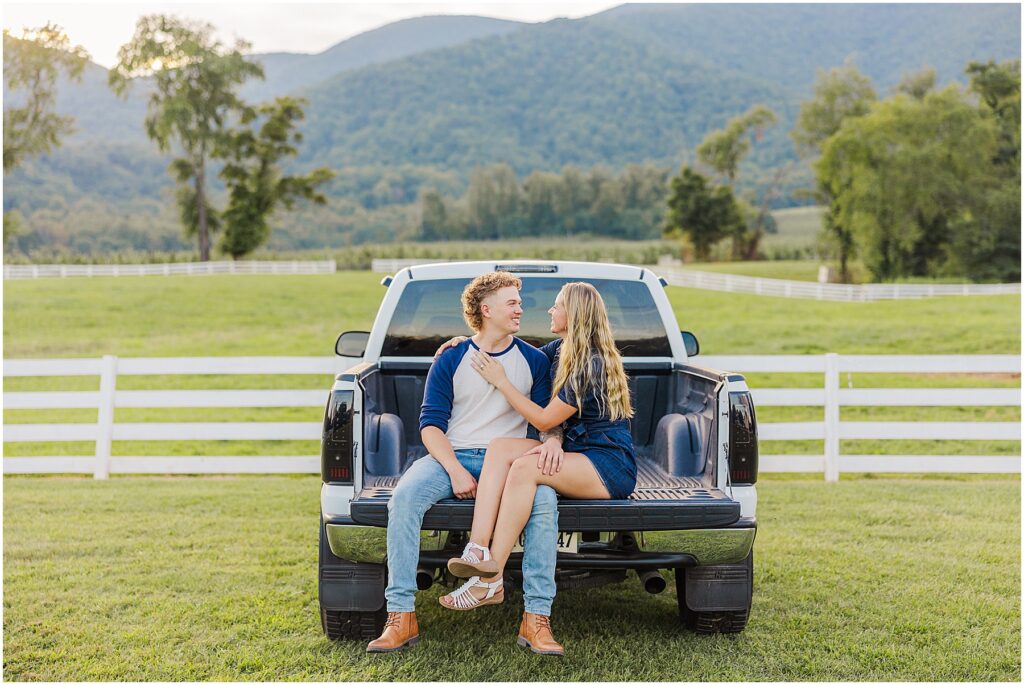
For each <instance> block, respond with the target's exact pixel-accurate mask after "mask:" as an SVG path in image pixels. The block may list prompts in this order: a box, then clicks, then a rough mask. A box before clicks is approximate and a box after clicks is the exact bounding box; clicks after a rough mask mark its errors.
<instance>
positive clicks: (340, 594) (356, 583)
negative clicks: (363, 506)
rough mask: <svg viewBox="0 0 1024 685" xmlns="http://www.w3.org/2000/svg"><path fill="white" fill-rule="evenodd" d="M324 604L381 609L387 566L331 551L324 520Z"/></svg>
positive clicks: (345, 608) (331, 607)
mask: <svg viewBox="0 0 1024 685" xmlns="http://www.w3.org/2000/svg"><path fill="white" fill-rule="evenodd" d="M319 585H320V588H319V589H320V608H321V609H325V610H328V611H378V610H380V609H382V608H383V607H384V588H385V586H386V585H387V569H386V568H385V566H384V565H383V564H357V563H355V562H352V561H345V560H344V559H339V558H338V557H336V556H334V555H333V554H331V548H330V546H329V545H328V544H327V535H326V532H325V531H324V524H323V522H321V523H320V573H319Z"/></svg>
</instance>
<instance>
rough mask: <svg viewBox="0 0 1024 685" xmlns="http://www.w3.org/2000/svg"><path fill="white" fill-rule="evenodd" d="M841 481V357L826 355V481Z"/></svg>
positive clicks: (834, 354) (830, 353)
mask: <svg viewBox="0 0 1024 685" xmlns="http://www.w3.org/2000/svg"><path fill="white" fill-rule="evenodd" d="M838 480H839V355H838V354H836V353H835V352H829V353H828V354H826V355H825V481H826V482H828V483H835V482H836V481H838Z"/></svg>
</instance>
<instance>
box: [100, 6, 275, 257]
mask: <svg viewBox="0 0 1024 685" xmlns="http://www.w3.org/2000/svg"><path fill="white" fill-rule="evenodd" d="M213 30H214V28H213V26H212V25H210V24H205V23H198V22H191V21H187V20H183V19H179V18H177V17H174V16H169V15H148V16H144V17H142V18H140V19H139V21H138V24H137V25H136V27H135V34H134V36H133V37H132V39H131V41H129V42H128V43H126V44H125V45H122V46H121V49H120V50H119V51H118V63H117V64H116V65H115V66H114V68H113V69H111V70H110V73H109V78H108V81H109V83H110V86H111V88H112V89H113V90H114V92H116V93H118V94H120V95H123V94H124V93H126V92H127V90H128V88H129V87H130V86H131V84H132V81H133V80H134V79H136V78H139V77H151V78H152V79H153V81H154V86H155V87H154V89H153V93H152V95H151V96H150V99H149V109H148V112H147V115H146V120H145V127H146V133H147V134H148V135H149V137H150V138H151V139H152V140H154V141H156V143H157V145H158V146H159V148H160V150H161V152H167V151H168V150H170V149H171V143H172V141H173V142H176V143H177V144H178V146H179V147H180V149H181V151H182V153H183V156H182V157H181V158H180V159H179V160H177V161H176V162H175V163H174V171H175V173H176V175H177V177H178V179H179V181H181V180H182V179H184V181H185V182H187V181H189V180H191V182H192V185H193V189H194V194H193V198H194V201H195V207H196V233H197V234H198V237H199V258H200V259H201V260H202V261H207V260H209V259H210V228H211V226H210V220H209V216H208V214H207V209H208V205H209V203H208V201H207V198H206V179H207V164H208V161H209V159H210V157H211V156H212V154H213V151H214V148H215V147H216V146H217V145H218V143H220V142H222V139H223V138H224V136H225V135H226V131H227V128H228V125H229V123H230V119H231V117H232V116H245V115H246V113H247V111H248V110H247V107H246V105H245V103H243V102H242V101H241V100H240V99H239V97H238V96H237V95H236V94H235V89H236V88H237V87H238V86H239V85H241V84H242V83H244V82H245V81H246V80H247V79H249V78H252V77H258V78H263V68H262V67H261V66H260V65H259V64H256V63H254V62H249V61H247V60H246V59H245V57H244V56H243V54H242V53H243V51H245V50H247V49H248V48H249V44H248V43H246V42H245V41H242V40H238V41H236V42H235V45H234V47H233V48H232V49H230V50H227V49H226V48H224V46H222V44H221V43H220V41H219V40H215V39H214V38H213ZM182 196H183V195H179V197H182ZM186 227H187V225H186Z"/></svg>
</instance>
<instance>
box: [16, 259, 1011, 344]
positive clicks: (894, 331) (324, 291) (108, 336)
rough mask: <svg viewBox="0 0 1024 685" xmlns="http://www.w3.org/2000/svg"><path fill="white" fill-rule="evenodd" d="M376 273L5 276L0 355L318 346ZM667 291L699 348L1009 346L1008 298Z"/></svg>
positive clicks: (340, 324)
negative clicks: (823, 297) (833, 298)
mask: <svg viewBox="0 0 1024 685" xmlns="http://www.w3.org/2000/svg"><path fill="white" fill-rule="evenodd" d="M380 278H381V276H380V274H373V273H369V272H365V271H348V272H340V273H338V274H335V275H330V276H272V277H260V276H205V277H166V278H159V277H150V278H145V277H142V278H140V277H135V278H132V277H125V278H89V279H85V278H82V279H67V280H62V279H39V280H35V281H31V280H25V281H7V282H6V283H5V284H4V357H5V358H7V359H14V358H51V357H97V356H101V355H103V354H116V355H119V356H153V357H166V356H191V357H194V356H240V355H329V354H331V353H332V350H333V346H334V339H335V338H336V337H337V334H338V333H339V332H341V331H344V330H358V329H362V330H366V329H367V328H368V327H369V326H370V325H372V323H373V317H374V314H375V313H376V311H377V306H378V304H379V303H380V300H381V298H382V297H383V295H384V288H383V287H381V286H380V285H379V281H380ZM668 294H669V299H670V300H671V301H672V305H673V308H674V309H675V311H676V316H677V318H678V320H679V323H680V325H681V326H682V327H683V328H685V329H687V330H691V331H693V332H695V333H696V334H697V336H698V338H699V339H700V341H701V349H702V351H703V353H704V354H817V353H821V352H839V353H848V354H999V353H1001V354H1018V353H1019V352H1020V297H1019V296H994V297H969V298H965V297H945V298H934V299H927V300H901V301H887V302H863V303H861V302H852V303H846V302H818V301H816V300H797V299H786V298H776V297H761V296H756V295H742V294H736V293H718V292H713V291H708V290H693V289H687V288H676V287H669V288H668ZM454 306H456V307H457V306H458V305H457V303H454ZM527 315H528V316H529V315H530V313H529V312H528V313H527ZM533 315H534V316H538V317H543V316H545V314H544V312H543V311H537V312H533Z"/></svg>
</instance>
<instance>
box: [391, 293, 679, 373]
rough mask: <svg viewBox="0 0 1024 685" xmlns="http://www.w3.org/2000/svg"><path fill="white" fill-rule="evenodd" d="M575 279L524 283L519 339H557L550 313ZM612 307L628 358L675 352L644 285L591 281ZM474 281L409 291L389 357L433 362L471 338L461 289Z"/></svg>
mask: <svg viewBox="0 0 1024 685" xmlns="http://www.w3.org/2000/svg"><path fill="white" fill-rule="evenodd" d="M570 280H572V279H568V278H536V277H535V278H530V277H529V276H527V277H525V278H523V289H522V291H521V293H520V294H521V296H522V298H523V319H522V328H521V329H520V331H519V337H520V338H523V339H524V340H526V341H527V342H529V343H532V344H534V345H543V344H544V343H546V342H549V341H550V340H553V339H554V337H555V336H554V335H553V334H552V333H551V330H550V325H551V317H549V316H548V313H547V311H548V308H549V307H551V305H552V304H553V303H554V301H555V296H556V295H558V291H559V290H561V288H562V286H563V285H565V284H566V283H567V282H569V281H570ZM588 282H589V283H591V284H592V285H593V286H594V287H595V288H597V289H598V291H599V292H600V293H601V297H603V298H604V302H605V305H606V306H607V307H608V318H609V320H610V321H611V325H612V333H613V334H614V335H615V342H616V344H617V345H618V347H619V351H620V352H621V354H622V355H623V356H627V357H670V356H672V350H671V348H670V347H669V342H668V338H666V337H665V327H664V325H663V324H662V322H661V317H660V316H659V315H658V309H657V307H656V306H655V304H654V298H652V297H651V293H650V291H649V290H648V289H647V285H646V284H645V283H641V282H640V281H612V280H604V279H591V280H590V281H588ZM467 283H469V279H447V280H438V281H413V282H412V283H409V284H408V285H407V286H406V287H405V292H403V293H402V297H401V299H400V300H399V302H398V308H397V309H396V310H395V315H394V317H392V319H391V325H390V326H389V327H388V334H387V337H386V338H385V339H384V349H383V351H382V354H383V355H385V356H402V357H431V356H433V354H434V351H435V350H437V348H438V347H439V346H440V345H441V343H443V342H444V341H445V340H448V339H449V338H451V337H452V336H455V335H472V334H473V331H472V330H471V329H470V328H469V326H467V325H466V322H465V321H464V320H463V318H462V303H461V302H460V299H459V298H460V297H461V296H462V289H463V288H465V287H466V284H467Z"/></svg>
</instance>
